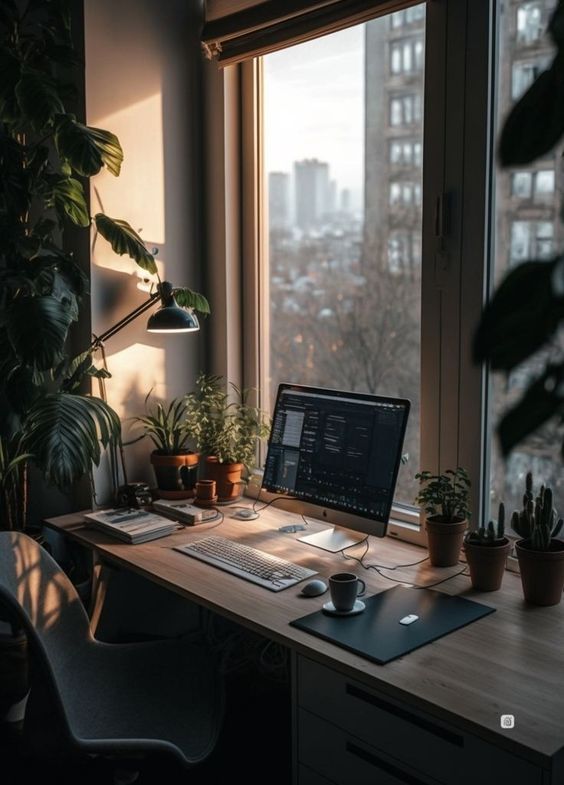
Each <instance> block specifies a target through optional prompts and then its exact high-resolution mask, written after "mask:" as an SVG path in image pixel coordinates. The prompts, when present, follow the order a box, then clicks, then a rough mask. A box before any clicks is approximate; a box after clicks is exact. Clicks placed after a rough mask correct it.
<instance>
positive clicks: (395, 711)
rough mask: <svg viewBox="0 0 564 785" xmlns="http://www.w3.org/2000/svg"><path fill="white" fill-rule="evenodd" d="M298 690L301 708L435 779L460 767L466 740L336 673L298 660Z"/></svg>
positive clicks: (446, 779) (441, 779)
mask: <svg viewBox="0 0 564 785" xmlns="http://www.w3.org/2000/svg"><path fill="white" fill-rule="evenodd" d="M298 690H299V697H298V702H299V704H300V706H302V707H303V708H305V709H307V710H308V711H311V712H313V713H314V714H317V715H318V716H320V717H323V718H324V719H327V720H329V721H330V722H332V723H334V724H335V725H338V726H339V727H341V728H343V730H345V731H347V732H348V733H351V734H352V735H353V736H356V737H357V738H358V739H362V740H363V741H365V742H367V743H368V744H370V745H372V746H374V747H376V748H378V749H381V750H383V751H384V752H385V753H386V754H387V755H391V756H392V757H393V758H396V759H398V760H399V761H401V762H404V763H407V764H408V765H410V766H413V767H414V768H415V769H417V770H418V771H422V772H424V773H425V774H427V775H429V776H431V777H433V778H434V779H437V780H439V781H443V782H447V781H448V778H449V777H452V776H453V775H454V774H455V773H456V772H457V771H458V770H459V769H461V768H462V767H463V760H464V757H465V756H464V745H465V739H464V736H462V735H461V734H460V733H458V732H456V731H454V730H452V729H451V728H448V727H447V726H446V725H443V724H440V723H437V722H436V721H435V719H434V718H433V719H430V718H427V717H425V716H423V715H421V714H419V713H415V712H413V711H412V710H411V709H410V708H408V707H405V706H403V705H401V704H399V703H397V702H392V701H390V699H389V698H387V697H386V698H382V697H380V696H379V695H378V694H377V693H375V692H373V691H372V690H369V689H367V688H366V687H364V685H362V684H360V683H359V682H356V681H353V680H352V679H348V678H346V677H345V676H343V675H342V674H340V673H337V672H336V671H332V670H330V669H329V668H326V667H324V666H322V665H318V664H317V663H314V662H312V661H311V660H307V659H305V658H301V659H300V663H299V670H298Z"/></svg>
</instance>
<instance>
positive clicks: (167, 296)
mask: <svg viewBox="0 0 564 785" xmlns="http://www.w3.org/2000/svg"><path fill="white" fill-rule="evenodd" d="M159 292H160V297H161V303H162V305H161V307H160V308H159V310H158V311H155V313H154V314H152V315H151V316H150V317H149V321H148V322H147V332H149V333H192V332H196V330H199V329H200V323H199V322H198V318H197V316H196V314H195V313H194V312H193V311H190V310H186V309H185V308H181V307H180V306H179V305H178V303H177V302H176V300H175V299H174V295H173V293H172V286H171V285H170V283H169V282H168V281H163V282H162V283H161V284H160V286H159Z"/></svg>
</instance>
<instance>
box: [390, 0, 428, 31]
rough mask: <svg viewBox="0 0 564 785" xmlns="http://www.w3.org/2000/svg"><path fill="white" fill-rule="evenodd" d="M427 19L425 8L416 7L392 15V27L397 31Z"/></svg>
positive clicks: (421, 6)
mask: <svg viewBox="0 0 564 785" xmlns="http://www.w3.org/2000/svg"><path fill="white" fill-rule="evenodd" d="M424 19H425V6H424V5H415V6H412V7H411V8H406V9H405V10H404V11H396V12H395V13H393V14H391V15H390V27H391V29H392V30H397V29H398V28H399V27H403V26H404V25H412V24H414V23H415V22H422V21H423V20H424Z"/></svg>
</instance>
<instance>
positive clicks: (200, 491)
mask: <svg viewBox="0 0 564 785" xmlns="http://www.w3.org/2000/svg"><path fill="white" fill-rule="evenodd" d="M215 494H216V488H215V480H198V482H197V483H196V498H197V499H213V498H215Z"/></svg>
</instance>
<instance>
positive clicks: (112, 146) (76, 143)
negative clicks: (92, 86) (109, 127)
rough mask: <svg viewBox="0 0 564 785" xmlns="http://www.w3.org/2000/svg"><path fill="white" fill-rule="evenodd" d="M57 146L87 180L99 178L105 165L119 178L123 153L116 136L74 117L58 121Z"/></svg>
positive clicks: (62, 154)
mask: <svg viewBox="0 0 564 785" xmlns="http://www.w3.org/2000/svg"><path fill="white" fill-rule="evenodd" d="M55 144H56V145H57V150H58V151H59V154H60V155H61V156H62V157H63V158H66V159H67V161H68V162H69V163H70V165H71V166H72V168H73V169H74V170H75V172H78V174H81V175H84V177H91V176H92V175H94V174H98V172H99V171H100V169H101V168H102V166H103V165H105V166H106V168H107V169H108V171H109V172H111V174H113V175H114V176H115V177H117V176H118V175H119V173H120V169H121V164H122V162H123V150H122V149H121V145H120V143H119V140H118V138H117V136H116V135H115V134H112V133H110V131H103V130H102V129H100V128H91V127H90V126H87V125H83V124H82V123H79V122H77V121H76V120H75V119H74V117H73V116H72V115H64V116H63V117H62V118H60V119H58V121H57V130H56V133H55Z"/></svg>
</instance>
